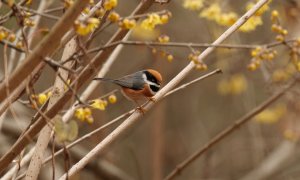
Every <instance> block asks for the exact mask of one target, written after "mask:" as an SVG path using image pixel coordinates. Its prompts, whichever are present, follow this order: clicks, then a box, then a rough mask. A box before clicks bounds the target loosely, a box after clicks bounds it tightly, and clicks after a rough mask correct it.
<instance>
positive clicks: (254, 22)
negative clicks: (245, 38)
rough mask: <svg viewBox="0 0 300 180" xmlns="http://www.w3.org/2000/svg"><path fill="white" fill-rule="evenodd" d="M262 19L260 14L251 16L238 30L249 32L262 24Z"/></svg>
mask: <svg viewBox="0 0 300 180" xmlns="http://www.w3.org/2000/svg"><path fill="white" fill-rule="evenodd" d="M262 24H263V22H262V19H261V17H260V16H252V17H251V18H250V19H248V21H247V22H246V23H245V24H243V25H242V26H241V27H240V28H239V30H240V31H242V32H250V31H253V30H255V29H256V27H257V26H259V25H262Z"/></svg>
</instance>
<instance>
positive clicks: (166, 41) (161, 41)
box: [157, 34, 170, 43]
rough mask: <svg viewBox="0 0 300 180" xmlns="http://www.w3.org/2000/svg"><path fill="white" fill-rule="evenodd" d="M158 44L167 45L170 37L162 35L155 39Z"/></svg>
mask: <svg viewBox="0 0 300 180" xmlns="http://www.w3.org/2000/svg"><path fill="white" fill-rule="evenodd" d="M157 40H158V42H160V43H168V42H170V37H169V36H168V35H165V34H162V35H160V36H159V37H158V38H157Z"/></svg>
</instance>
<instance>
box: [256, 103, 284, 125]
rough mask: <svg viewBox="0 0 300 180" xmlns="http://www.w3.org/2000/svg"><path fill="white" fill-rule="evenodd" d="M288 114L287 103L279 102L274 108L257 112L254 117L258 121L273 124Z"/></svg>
mask: <svg viewBox="0 0 300 180" xmlns="http://www.w3.org/2000/svg"><path fill="white" fill-rule="evenodd" d="M285 114H286V105H285V104H277V105H276V106H275V107H273V108H268V109H265V110H264V111H262V112H260V113H259V114H257V115H256V116H255V117H254V119H255V121H256V122H259V123H262V124H273V123H276V122H278V120H279V119H281V118H282V117H283V116H284V115H285Z"/></svg>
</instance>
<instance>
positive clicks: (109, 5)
mask: <svg viewBox="0 0 300 180" xmlns="http://www.w3.org/2000/svg"><path fill="white" fill-rule="evenodd" d="M117 5H118V0H105V2H104V4H103V8H104V9H105V10H107V11H109V10H112V9H113V8H115V7H116V6H117Z"/></svg>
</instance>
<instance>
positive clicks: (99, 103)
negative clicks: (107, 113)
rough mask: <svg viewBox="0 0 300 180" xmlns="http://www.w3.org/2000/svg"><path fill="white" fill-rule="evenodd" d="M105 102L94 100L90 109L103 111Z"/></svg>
mask: <svg viewBox="0 0 300 180" xmlns="http://www.w3.org/2000/svg"><path fill="white" fill-rule="evenodd" d="M105 106H106V105H105V102H104V101H103V100H101V99H96V100H93V101H92V104H91V107H93V108H95V109H99V110H101V111H104V110H105Z"/></svg>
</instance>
